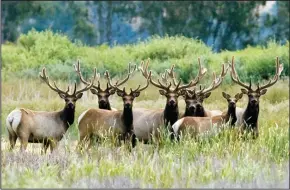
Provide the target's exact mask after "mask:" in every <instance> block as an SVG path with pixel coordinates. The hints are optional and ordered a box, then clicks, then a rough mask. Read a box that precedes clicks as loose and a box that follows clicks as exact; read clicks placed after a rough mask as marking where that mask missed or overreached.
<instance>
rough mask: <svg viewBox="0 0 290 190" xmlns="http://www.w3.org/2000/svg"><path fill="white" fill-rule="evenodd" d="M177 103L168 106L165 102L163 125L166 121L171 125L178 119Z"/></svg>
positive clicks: (166, 123) (166, 124)
mask: <svg viewBox="0 0 290 190" xmlns="http://www.w3.org/2000/svg"><path fill="white" fill-rule="evenodd" d="M178 115H179V112H178V104H177V103H176V105H175V106H169V105H168V104H166V106H165V109H164V123H165V126H168V123H170V125H171V126H172V125H173V124H174V123H175V122H176V121H177V120H178Z"/></svg>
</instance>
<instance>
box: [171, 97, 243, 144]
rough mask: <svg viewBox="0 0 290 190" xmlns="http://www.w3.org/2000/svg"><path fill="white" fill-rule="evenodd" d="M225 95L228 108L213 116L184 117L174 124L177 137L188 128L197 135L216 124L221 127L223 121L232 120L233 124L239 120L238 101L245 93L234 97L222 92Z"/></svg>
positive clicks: (192, 133)
mask: <svg viewBox="0 0 290 190" xmlns="http://www.w3.org/2000/svg"><path fill="white" fill-rule="evenodd" d="M222 95H223V97H224V98H225V99H226V100H227V101H228V109H227V111H225V112H223V113H222V114H221V115H216V116H213V117H200V116H197V117H188V116H187V117H183V118H181V119H179V120H178V121H176V123H175V124H174V125H173V126H172V128H173V130H174V133H175V135H176V136H177V139H179V135H180V133H181V132H183V131H186V130H188V132H189V133H190V135H193V136H196V135H197V134H201V133H205V132H208V131H210V130H212V129H213V127H214V126H216V127H217V128H220V127H221V126H222V124H223V123H228V122H229V121H230V122H231V123H230V125H231V126H233V125H234V124H235V122H236V121H237V117H236V110H235V108H236V103H237V101H238V100H240V99H241V98H242V97H243V93H237V94H236V95H235V96H234V98H231V96H230V95H229V94H227V93H225V92H222Z"/></svg>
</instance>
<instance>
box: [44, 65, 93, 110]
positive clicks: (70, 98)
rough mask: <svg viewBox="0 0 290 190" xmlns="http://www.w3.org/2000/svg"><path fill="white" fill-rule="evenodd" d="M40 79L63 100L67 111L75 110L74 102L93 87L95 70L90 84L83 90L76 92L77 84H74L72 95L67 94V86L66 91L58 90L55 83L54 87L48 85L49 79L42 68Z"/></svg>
mask: <svg viewBox="0 0 290 190" xmlns="http://www.w3.org/2000/svg"><path fill="white" fill-rule="evenodd" d="M39 76H40V78H41V79H42V80H43V81H44V82H45V83H46V84H47V85H48V86H49V87H50V88H51V89H52V90H53V91H55V92H57V93H58V95H59V96H60V97H61V98H62V99H64V100H65V108H69V109H74V108H75V104H76V101H77V100H78V99H80V98H81V97H82V96H83V92H84V91H87V90H88V89H90V88H91V87H92V86H93V85H94V81H95V79H96V76H97V74H96V68H95V69H94V75H93V77H92V80H91V81H90V83H88V84H87V85H86V86H85V87H84V88H83V89H81V90H76V89H77V84H76V82H75V84H74V90H73V92H72V94H69V86H68V87H67V90H66V91H64V90H61V89H59V88H58V87H57V86H56V84H55V81H54V82H53V84H54V87H53V86H52V85H51V84H50V82H49V78H48V76H47V75H46V69H45V68H43V69H42V74H40V75H39Z"/></svg>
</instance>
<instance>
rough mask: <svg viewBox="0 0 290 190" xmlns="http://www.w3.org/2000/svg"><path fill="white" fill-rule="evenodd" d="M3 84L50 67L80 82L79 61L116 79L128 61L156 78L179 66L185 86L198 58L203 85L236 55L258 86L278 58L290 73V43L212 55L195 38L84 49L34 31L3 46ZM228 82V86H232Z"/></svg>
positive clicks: (244, 74)
mask: <svg viewBox="0 0 290 190" xmlns="http://www.w3.org/2000/svg"><path fill="white" fill-rule="evenodd" d="M2 50H3V53H2V63H3V68H2V69H3V72H2V73H3V80H6V79H7V78H10V77H14V76H16V77H27V78H36V77H38V73H39V71H41V68H42V67H43V66H46V67H47V68H49V69H50V70H52V71H51V72H50V73H52V72H53V76H54V77H56V79H62V78H63V77H64V75H65V74H70V75H71V76H70V77H71V78H72V79H74V80H77V77H76V76H75V75H73V74H72V73H71V72H73V68H72V64H73V63H75V62H76V61H77V59H79V60H80V61H81V64H82V70H83V71H84V72H85V73H90V72H92V68H93V67H97V70H98V72H100V73H101V74H102V75H103V73H104V72H105V70H109V71H110V73H111V75H112V76H113V77H114V76H116V75H117V76H120V75H123V74H124V73H125V72H126V69H127V65H128V63H129V62H132V63H136V64H138V65H139V64H140V61H141V60H147V59H148V58H150V59H151V62H150V66H149V69H150V70H152V71H153V74H154V73H155V74H156V73H160V72H164V69H167V68H169V67H170V65H171V64H175V65H176V73H177V75H178V77H180V78H181V79H182V81H183V82H188V81H189V80H190V79H191V78H192V77H195V76H196V74H197V71H198V62H197V59H198V57H200V58H201V63H202V65H203V66H204V67H206V68H207V69H208V73H207V75H206V76H205V77H204V79H203V81H206V82H209V81H210V79H211V76H212V72H213V71H215V72H216V73H217V74H218V73H219V72H220V69H221V64H222V63H227V62H228V61H230V60H231V58H232V56H235V63H236V70H237V71H238V73H239V76H240V78H241V80H244V81H247V78H249V77H251V78H252V79H253V81H257V80H261V79H269V77H270V78H271V77H272V76H273V75H274V72H275V57H276V56H278V57H279V58H280V60H281V62H282V63H283V64H284V72H283V73H282V75H286V76H288V74H289V68H288V67H289V52H288V50H289V42H287V44H286V45H278V44H277V43H275V42H274V41H270V42H269V43H268V44H267V46H265V47H262V46H257V47H251V46H249V47H247V48H246V49H244V50H239V51H234V52H231V51H223V52H221V53H213V52H212V51H211V48H210V47H208V46H206V45H205V44H204V43H203V42H201V41H198V40H196V39H191V38H186V37H183V36H174V37H169V36H165V37H163V38H161V37H159V36H152V37H151V38H150V39H148V40H146V41H144V42H139V43H137V44H133V45H123V46H120V45H117V46H114V47H112V48H110V47H109V46H107V45H101V46H97V47H87V46H83V45H82V44H80V43H79V42H75V43H73V42H72V41H71V40H70V39H68V37H66V36H64V35H63V34H61V33H53V32H51V31H50V30H46V31H43V32H37V31H35V30H31V31H30V32H28V34H25V35H21V36H20V37H19V39H18V41H17V43H16V44H11V43H7V44H4V45H2ZM229 81H230V78H229V77H227V78H226V80H225V82H229Z"/></svg>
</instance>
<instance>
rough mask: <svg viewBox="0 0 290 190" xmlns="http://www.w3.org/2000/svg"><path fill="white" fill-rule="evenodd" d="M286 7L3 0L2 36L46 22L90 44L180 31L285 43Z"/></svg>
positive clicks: (235, 41)
mask: <svg viewBox="0 0 290 190" xmlns="http://www.w3.org/2000/svg"><path fill="white" fill-rule="evenodd" d="M289 10H290V7H289V2H287V1H276V2H273V1H272V2H270V1H268V2H267V1H247V2H242V1H231V2H227V3H224V2H222V1H221V2H215V1H182V2H179V1H176V2H174V1H133V2H126V1H114V2H113V1H54V2H38V1H25V2H10V1H5V2H2V12H1V16H2V34H3V35H2V41H3V42H5V41H10V42H15V41H16V40H17V39H18V37H19V35H21V34H22V33H24V34H26V33H27V32H28V31H30V30H31V29H32V28H35V29H36V30H37V31H43V30H46V29H48V28H50V29H51V30H52V31H54V32H57V31H61V32H63V33H65V34H66V35H67V36H69V37H70V38H71V39H78V40H80V41H82V42H83V43H84V44H86V45H92V46H94V45H101V44H108V45H110V46H114V45H115V44H129V43H136V42H137V41H139V40H141V41H143V40H146V39H147V38H149V37H151V36H152V35H158V36H161V37H164V36H166V35H169V36H175V35H182V36H186V37H188V38H198V39H200V40H201V41H203V42H204V43H205V44H207V45H208V46H212V48H213V50H214V51H215V52H216V51H217V52H219V51H222V50H225V49H227V50H236V49H244V48H246V47H247V46H248V45H254V46H256V45H266V43H267V41H269V39H275V40H276V41H277V42H279V44H280V43H281V44H285V43H286V41H287V40H289ZM3 26H4V27H3Z"/></svg>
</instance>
